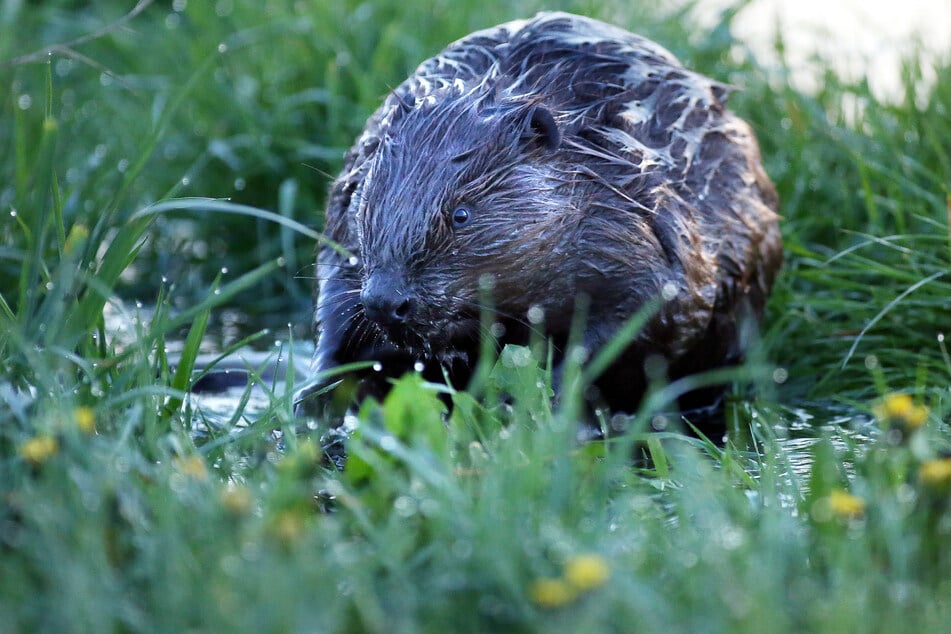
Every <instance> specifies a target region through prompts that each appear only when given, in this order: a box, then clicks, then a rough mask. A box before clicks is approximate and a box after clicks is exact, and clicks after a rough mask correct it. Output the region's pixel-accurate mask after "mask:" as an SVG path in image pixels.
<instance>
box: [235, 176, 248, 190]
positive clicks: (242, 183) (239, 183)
mask: <svg viewBox="0 0 951 634" xmlns="http://www.w3.org/2000/svg"><path fill="white" fill-rule="evenodd" d="M246 186H247V182H246V181H245V180H244V179H243V178H236V179H234V188H235V189H237V190H238V191H241V190H243V189H244V188H245V187H246Z"/></svg>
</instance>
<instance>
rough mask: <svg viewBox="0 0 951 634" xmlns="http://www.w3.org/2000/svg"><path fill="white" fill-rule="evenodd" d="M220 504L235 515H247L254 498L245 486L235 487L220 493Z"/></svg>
mask: <svg viewBox="0 0 951 634" xmlns="http://www.w3.org/2000/svg"><path fill="white" fill-rule="evenodd" d="M221 503H222V504H224V507H225V508H226V509H228V511H229V512H231V513H233V514H235V515H247V514H248V513H250V512H251V507H252V506H253V505H254V497H253V496H252V495H251V492H250V491H249V490H248V487H246V486H241V485H239V486H235V487H231V488H229V489H225V490H224V491H222V492H221Z"/></svg>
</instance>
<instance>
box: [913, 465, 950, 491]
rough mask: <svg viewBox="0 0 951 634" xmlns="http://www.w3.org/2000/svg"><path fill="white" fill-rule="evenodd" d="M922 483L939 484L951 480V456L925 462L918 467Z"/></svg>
mask: <svg viewBox="0 0 951 634" xmlns="http://www.w3.org/2000/svg"><path fill="white" fill-rule="evenodd" d="M918 479H919V480H920V481H921V482H922V484H928V485H931V486H938V485H942V484H948V483H949V482H951V458H939V459H937V460H928V461H927V462H923V463H922V464H921V467H919V469H918Z"/></svg>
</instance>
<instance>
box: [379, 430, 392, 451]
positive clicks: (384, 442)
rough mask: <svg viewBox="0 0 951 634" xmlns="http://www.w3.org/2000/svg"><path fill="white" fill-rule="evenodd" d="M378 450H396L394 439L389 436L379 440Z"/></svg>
mask: <svg viewBox="0 0 951 634" xmlns="http://www.w3.org/2000/svg"><path fill="white" fill-rule="evenodd" d="M380 449H382V450H383V451H393V450H394V449H396V438H394V437H393V436H390V435H389V434H387V435H386V436H383V437H382V438H380Z"/></svg>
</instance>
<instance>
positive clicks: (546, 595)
mask: <svg viewBox="0 0 951 634" xmlns="http://www.w3.org/2000/svg"><path fill="white" fill-rule="evenodd" d="M529 594H530V595H531V597H532V601H534V602H535V603H536V604H537V605H539V606H541V607H543V608H559V607H561V606H563V605H567V604H569V603H571V602H572V601H574V600H575V599H577V598H578V590H577V589H575V587H574V586H572V585H571V584H570V583H568V582H567V581H565V580H564V579H548V578H542V579H536V580H535V581H533V582H532V586H531V588H529Z"/></svg>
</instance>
